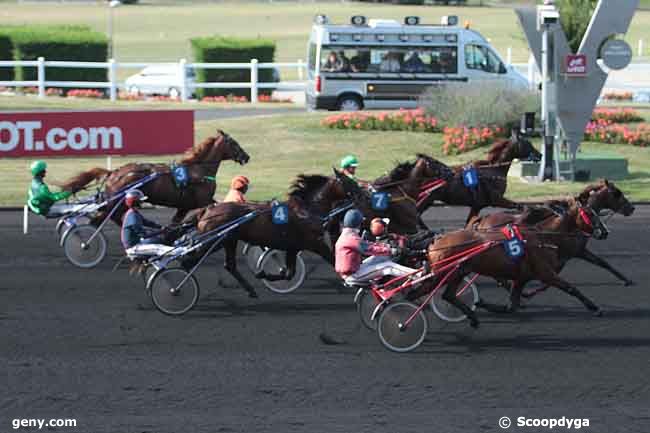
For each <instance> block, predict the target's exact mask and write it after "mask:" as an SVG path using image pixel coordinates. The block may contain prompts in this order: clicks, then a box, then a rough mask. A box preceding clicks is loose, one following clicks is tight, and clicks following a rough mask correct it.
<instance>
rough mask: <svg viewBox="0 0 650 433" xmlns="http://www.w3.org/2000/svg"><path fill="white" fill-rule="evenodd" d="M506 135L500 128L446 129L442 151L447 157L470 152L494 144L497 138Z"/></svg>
mask: <svg viewBox="0 0 650 433" xmlns="http://www.w3.org/2000/svg"><path fill="white" fill-rule="evenodd" d="M504 133H505V129H504V128H499V127H487V126H485V127H481V128H468V127H466V126H460V127H453V128H452V127H446V128H444V130H443V134H444V137H443V140H444V142H443V145H442V150H443V152H444V153H445V154H446V155H457V154H459V153H464V152H468V151H470V150H472V149H476V148H477V147H481V146H487V145H489V144H492V142H493V141H494V140H495V139H496V138H501V137H504Z"/></svg>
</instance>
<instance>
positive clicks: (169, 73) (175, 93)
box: [124, 64, 195, 98]
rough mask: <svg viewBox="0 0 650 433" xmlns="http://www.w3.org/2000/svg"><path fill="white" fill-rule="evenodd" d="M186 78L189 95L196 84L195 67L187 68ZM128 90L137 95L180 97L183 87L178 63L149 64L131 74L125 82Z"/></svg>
mask: <svg viewBox="0 0 650 433" xmlns="http://www.w3.org/2000/svg"><path fill="white" fill-rule="evenodd" d="M185 80H186V82H187V85H188V93H189V95H188V96H191V94H193V93H194V90H193V88H192V87H190V85H191V84H194V81H195V74H194V69H193V68H187V69H186V72H185ZM124 85H125V87H126V90H127V92H129V93H132V94H136V95H168V96H170V97H172V98H178V97H180V95H181V88H182V87H183V77H181V74H180V71H179V67H178V64H169V65H153V66H147V67H146V68H144V69H143V70H141V71H140V72H138V73H137V74H135V75H131V76H130V77H128V78H127V79H126V81H125V82H124Z"/></svg>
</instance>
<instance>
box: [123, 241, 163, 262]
mask: <svg viewBox="0 0 650 433" xmlns="http://www.w3.org/2000/svg"><path fill="white" fill-rule="evenodd" d="M173 249H174V247H170V246H169V245H163V244H138V245H135V246H133V247H131V248H129V249H127V250H126V255H127V256H128V257H129V258H130V259H137V258H142V257H155V256H162V255H163V254H167V253H168V252H170V251H171V250H173Z"/></svg>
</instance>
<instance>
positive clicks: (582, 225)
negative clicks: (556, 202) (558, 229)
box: [569, 200, 609, 240]
mask: <svg viewBox="0 0 650 433" xmlns="http://www.w3.org/2000/svg"><path fill="white" fill-rule="evenodd" d="M571 201H572V203H570V208H569V211H570V213H571V214H575V216H576V220H575V221H576V227H577V228H578V229H579V230H581V231H582V232H584V233H587V234H590V235H592V236H593V237H594V239H598V240H603V239H607V236H608V235H609V229H608V228H607V226H606V225H605V223H604V222H603V221H602V220H601V219H600V216H599V215H598V212H596V211H595V210H594V209H593V208H592V207H591V206H588V205H583V204H582V203H580V201H579V200H571Z"/></svg>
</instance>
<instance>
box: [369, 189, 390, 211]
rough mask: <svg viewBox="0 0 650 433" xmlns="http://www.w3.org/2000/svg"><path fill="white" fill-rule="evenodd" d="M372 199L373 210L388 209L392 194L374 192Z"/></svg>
mask: <svg viewBox="0 0 650 433" xmlns="http://www.w3.org/2000/svg"><path fill="white" fill-rule="evenodd" d="M370 199H371V201H372V209H373V210H386V209H388V205H389V204H390V195H389V194H388V193H387V192H374V193H372V196H371V198H370Z"/></svg>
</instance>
